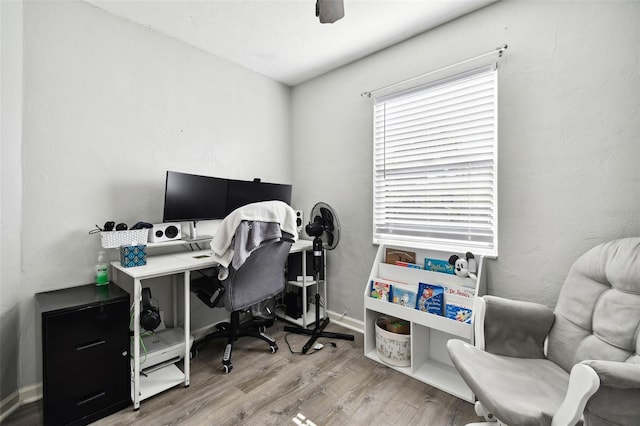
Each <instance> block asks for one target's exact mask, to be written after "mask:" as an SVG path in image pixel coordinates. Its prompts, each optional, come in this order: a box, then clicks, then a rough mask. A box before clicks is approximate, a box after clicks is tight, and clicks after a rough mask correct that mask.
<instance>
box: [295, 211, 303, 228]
mask: <svg viewBox="0 0 640 426" xmlns="http://www.w3.org/2000/svg"><path fill="white" fill-rule="evenodd" d="M302 216H303V215H302V210H296V228H298V234H300V233H302V228H304V218H303V217H302Z"/></svg>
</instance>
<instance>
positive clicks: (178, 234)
mask: <svg viewBox="0 0 640 426" xmlns="http://www.w3.org/2000/svg"><path fill="white" fill-rule="evenodd" d="M180 239H182V231H181V229H180V224H179V223H176V224H173V223H156V224H154V225H153V228H151V229H149V242H150V243H161V242H163V241H173V240H180Z"/></svg>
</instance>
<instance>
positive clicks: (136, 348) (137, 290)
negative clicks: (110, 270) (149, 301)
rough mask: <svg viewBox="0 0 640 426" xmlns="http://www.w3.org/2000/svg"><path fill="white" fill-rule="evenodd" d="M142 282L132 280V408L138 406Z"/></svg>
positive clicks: (136, 279)
mask: <svg viewBox="0 0 640 426" xmlns="http://www.w3.org/2000/svg"><path fill="white" fill-rule="evenodd" d="M141 300H142V283H141V282H140V279H138V278H135V279H134V280H133V409H134V410H137V409H138V408H140V301H141Z"/></svg>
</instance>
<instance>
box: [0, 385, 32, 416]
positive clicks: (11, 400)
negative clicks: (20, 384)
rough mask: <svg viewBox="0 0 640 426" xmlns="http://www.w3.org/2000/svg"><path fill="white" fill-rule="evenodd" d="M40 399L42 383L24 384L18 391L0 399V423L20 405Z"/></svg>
mask: <svg viewBox="0 0 640 426" xmlns="http://www.w3.org/2000/svg"><path fill="white" fill-rule="evenodd" d="M39 399H42V384H41V383H38V384H36V385H31V386H26V387H24V388H22V389H20V390H19V391H15V392H13V393H12V394H11V395H9V396H8V397H6V398H5V399H3V400H2V401H0V423H2V422H3V421H4V420H5V419H6V418H7V417H9V416H10V415H11V413H13V412H14V411H16V410H17V409H18V408H20V406H21V405H24V404H29V403H31V402H35V401H38V400H39Z"/></svg>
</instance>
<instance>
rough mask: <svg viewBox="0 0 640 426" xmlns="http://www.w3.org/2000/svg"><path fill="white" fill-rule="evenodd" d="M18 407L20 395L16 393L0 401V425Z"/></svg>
mask: <svg viewBox="0 0 640 426" xmlns="http://www.w3.org/2000/svg"><path fill="white" fill-rule="evenodd" d="M18 407H20V393H18V391H15V392H13V393H12V394H11V395H9V396H8V397H6V398H5V399H3V400H2V401H0V423H2V422H3V421H4V420H5V419H6V418H7V417H9V415H10V414H11V413H13V412H14V411H16V410H17V409H18Z"/></svg>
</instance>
